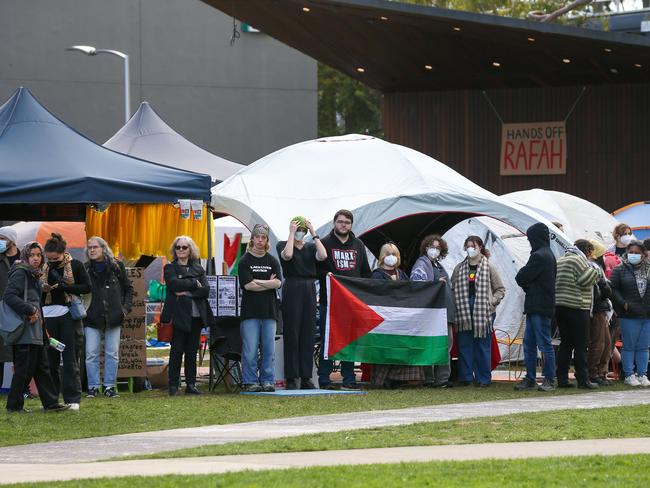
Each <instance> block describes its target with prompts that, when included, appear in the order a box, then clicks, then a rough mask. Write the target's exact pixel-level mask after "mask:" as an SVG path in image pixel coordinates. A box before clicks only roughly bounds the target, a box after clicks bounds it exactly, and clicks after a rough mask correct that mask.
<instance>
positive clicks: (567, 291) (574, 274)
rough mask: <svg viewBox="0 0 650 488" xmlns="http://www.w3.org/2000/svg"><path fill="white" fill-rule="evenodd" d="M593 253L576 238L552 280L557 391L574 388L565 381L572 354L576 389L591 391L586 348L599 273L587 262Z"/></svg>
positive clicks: (593, 386)
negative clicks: (555, 329) (555, 333)
mask: <svg viewBox="0 0 650 488" xmlns="http://www.w3.org/2000/svg"><path fill="white" fill-rule="evenodd" d="M593 250H594V246H593V244H591V243H590V242H589V241H588V240H586V239H578V240H577V241H576V242H575V243H574V245H573V246H571V247H569V249H567V251H566V253H565V254H564V256H562V257H561V258H560V259H559V260H558V262H557V275H556V277H555V318H556V321H557V326H558V329H559V331H560V347H559V349H558V351H557V384H558V386H559V387H560V388H571V387H573V386H575V385H574V384H573V383H571V382H569V365H570V363H571V356H572V355H573V359H574V364H575V376H576V380H577V381H578V388H585V389H595V388H598V384H596V383H592V382H591V381H589V374H588V369H587V347H588V345H589V328H590V326H591V319H590V315H591V310H592V305H593V303H592V302H593V287H594V285H595V284H596V282H597V281H598V278H599V277H600V274H599V272H598V269H597V268H596V267H595V266H592V265H591V264H590V262H589V259H588V256H591V253H592V252H593Z"/></svg>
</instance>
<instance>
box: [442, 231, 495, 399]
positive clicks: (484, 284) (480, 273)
mask: <svg viewBox="0 0 650 488" xmlns="http://www.w3.org/2000/svg"><path fill="white" fill-rule="evenodd" d="M463 247H464V249H465V252H466V253H467V257H466V258H465V259H464V260H463V261H461V262H460V263H458V264H457V265H456V267H455V268H454V271H453V273H452V275H451V288H452V290H453V291H454V299H455V301H456V332H457V334H456V339H457V341H458V382H459V384H461V385H469V384H471V383H472V381H474V382H475V383H476V386H479V387H483V388H485V387H488V386H490V382H491V380H492V377H491V376H492V375H491V371H490V358H491V352H492V349H491V346H492V333H493V331H494V329H493V324H492V322H493V320H494V313H495V310H496V307H497V305H499V303H501V300H503V297H504V296H505V292H506V289H505V287H504V286H503V282H502V281H501V277H500V276H499V273H498V272H497V270H496V268H495V267H494V266H492V264H490V262H489V257H490V252H489V251H488V250H487V249H485V245H484V244H483V240H482V239H481V238H480V237H478V236H469V237H468V238H467V239H465V243H464V245H463Z"/></svg>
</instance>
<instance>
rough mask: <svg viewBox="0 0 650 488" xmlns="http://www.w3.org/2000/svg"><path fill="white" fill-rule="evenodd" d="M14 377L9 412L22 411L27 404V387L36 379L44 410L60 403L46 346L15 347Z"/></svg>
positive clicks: (8, 398) (8, 401)
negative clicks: (25, 396) (29, 382)
mask: <svg viewBox="0 0 650 488" xmlns="http://www.w3.org/2000/svg"><path fill="white" fill-rule="evenodd" d="M13 354H14V376H13V378H12V380H11V389H10V390H9V396H8V397H7V410H22V408H23V405H24V404H25V399H24V397H23V393H24V392H25V386H26V385H27V382H28V381H30V379H31V378H34V381H35V382H36V387H37V388H38V396H39V398H40V399H41V403H42V404H43V407H44V408H47V407H49V406H51V405H54V404H55V403H57V402H58V397H59V395H58V393H57V390H56V389H55V387H54V383H53V381H52V376H51V375H50V366H49V363H48V360H47V353H46V351H45V346H36V345H19V346H13Z"/></svg>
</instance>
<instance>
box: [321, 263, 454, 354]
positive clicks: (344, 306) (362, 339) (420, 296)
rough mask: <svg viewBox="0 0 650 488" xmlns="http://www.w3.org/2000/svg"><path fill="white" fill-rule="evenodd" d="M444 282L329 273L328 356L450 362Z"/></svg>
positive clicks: (326, 341)
mask: <svg viewBox="0 0 650 488" xmlns="http://www.w3.org/2000/svg"><path fill="white" fill-rule="evenodd" d="M445 294H446V288H445V284H444V283H442V282H435V283H434V282H422V281H419V282H411V281H392V280H370V279H364V278H350V277H345V276H333V275H328V276H327V298H328V300H327V304H328V305H327V317H326V326H325V340H324V344H325V351H324V355H325V358H326V359H338V360H341V361H356V362H363V363H370V364H399V365H412V366H426V365H431V364H447V361H448V352H447V343H448V342H447V341H448V337H447V308H446V305H445Z"/></svg>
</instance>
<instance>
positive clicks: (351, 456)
mask: <svg viewBox="0 0 650 488" xmlns="http://www.w3.org/2000/svg"><path fill="white" fill-rule="evenodd" d="M617 454H650V439H648V438H645V439H644V438H641V439H590V440H576V441H548V442H508V443H500V444H463V445H456V446H415V447H393V448H382V449H353V450H345V451H316V452H299V453H295V452H290V453H280V454H247V455H242V456H215V457H203V458H183V459H174V460H170V459H147V460H138V461H111V462H103V463H76V464H41V465H37V466H35V465H33V464H5V465H2V478H1V479H0V485H1V484H9V483H16V482H35V481H63V480H71V479H84V478H103V477H121V476H157V475H167V474H192V475H196V474H211V473H225V472H229V471H243V470H247V469H251V470H263V469H287V468H305V467H310V466H333V465H356V464H371V463H372V464H387V463H399V462H425V461H464V460H478V459H517V458H534V457H551V456H553V457H566V456H589V455H617Z"/></svg>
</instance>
